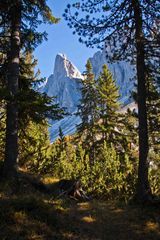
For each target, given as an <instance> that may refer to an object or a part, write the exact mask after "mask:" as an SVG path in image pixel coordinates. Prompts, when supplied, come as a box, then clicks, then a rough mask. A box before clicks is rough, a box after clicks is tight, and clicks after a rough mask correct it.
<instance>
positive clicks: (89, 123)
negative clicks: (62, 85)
mask: <svg viewBox="0 0 160 240" xmlns="http://www.w3.org/2000/svg"><path fill="white" fill-rule="evenodd" d="M81 93H82V98H81V101H80V104H79V106H78V113H77V115H79V116H80V118H81V121H82V122H81V123H80V124H79V125H78V127H77V130H78V133H79V134H80V135H82V137H83V138H84V139H83V142H84V144H85V145H86V147H87V146H88V150H89V149H90V148H91V147H93V148H94V143H95V141H96V139H95V138H96V136H95V122H96V121H97V117H98V116H97V99H96V96H97V89H96V85H95V79H94V74H93V72H92V65H91V63H90V61H89V60H88V61H87V64H86V72H85V74H84V79H83V80H82V88H81ZM90 151H91V149H90ZM92 152H93V151H92Z"/></svg>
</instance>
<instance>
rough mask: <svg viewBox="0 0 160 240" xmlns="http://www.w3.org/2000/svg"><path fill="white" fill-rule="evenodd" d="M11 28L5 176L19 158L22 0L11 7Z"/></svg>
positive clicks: (12, 173) (10, 174)
mask: <svg viewBox="0 0 160 240" xmlns="http://www.w3.org/2000/svg"><path fill="white" fill-rule="evenodd" d="M10 11H11V12H10V17H11V22H10V28H11V41H10V51H9V55H8V56H9V61H8V69H7V70H8V71H7V89H8V92H9V100H8V102H7V109H6V110H7V114H6V143H5V161H4V168H3V176H4V177H7V178H11V177H13V176H14V175H15V173H16V168H17V158H18V106H17V100H16V98H17V93H18V80H19V62H20V24H21V13H20V12H21V10H20V1H19V0H17V1H16V3H15V4H14V5H13V6H12V7H11V9H10Z"/></svg>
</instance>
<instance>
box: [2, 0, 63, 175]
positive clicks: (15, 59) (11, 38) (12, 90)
mask: <svg viewBox="0 0 160 240" xmlns="http://www.w3.org/2000/svg"><path fill="white" fill-rule="evenodd" d="M0 16H1V23H0V24H1V31H2V34H1V42H2V43H4V44H3V49H2V50H3V51H4V55H5V57H4V59H5V60H4V61H3V65H2V67H3V69H4V67H5V71H3V74H4V76H3V79H4V81H5V84H6V89H7V94H8V98H7V101H6V102H7V108H6V109H7V110H6V145H5V162H4V171H3V174H4V176H6V177H12V176H14V175H15V172H16V166H17V158H18V115H19V111H18V95H19V85H20V83H19V80H20V58H21V57H20V53H21V50H22V49H23V50H33V49H34V48H35V47H36V46H37V45H38V44H39V43H40V42H41V41H42V40H43V39H44V38H46V33H39V32H37V31H36V29H37V28H38V26H39V25H40V24H41V23H56V22H57V21H58V19H56V18H54V16H53V15H52V13H51V10H50V8H49V7H48V6H47V4H46V1H45V0H41V1H31V0H26V1H22V0H15V1H12V0H2V1H1V3H0ZM6 39H7V40H6ZM6 45H7V49H6Z"/></svg>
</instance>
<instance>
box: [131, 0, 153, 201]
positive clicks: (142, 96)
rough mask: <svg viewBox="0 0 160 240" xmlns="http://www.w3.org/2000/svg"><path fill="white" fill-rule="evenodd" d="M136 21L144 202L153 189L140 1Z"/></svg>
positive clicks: (141, 198)
mask: <svg viewBox="0 0 160 240" xmlns="http://www.w3.org/2000/svg"><path fill="white" fill-rule="evenodd" d="M132 6H133V11H134V20H135V40H136V51H137V55H136V69H137V80H138V118H139V168H138V182H137V192H136V198H137V200H138V201H140V202H143V201H145V200H148V199H149V197H150V195H151V189H150V185H149V180H148V160H147V157H148V149H149V145H148V126H147V108H146V66H145V48H144V46H145V43H144V35H143V31H142V12H141V8H140V3H139V1H138V0H132Z"/></svg>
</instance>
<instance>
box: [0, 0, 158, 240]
mask: <svg viewBox="0 0 160 240" xmlns="http://www.w3.org/2000/svg"><path fill="white" fill-rule="evenodd" d="M159 13H160V3H159V1H158V0H155V1H151V0H117V1H113V0H108V1H105V0H89V1H87V0H81V1H79V2H74V3H73V4H72V3H71V1H69V0H68V1H66V9H64V14H63V17H64V19H65V20H66V22H67V23H68V26H69V27H70V28H71V31H73V34H77V35H78V36H79V41H80V42H81V43H82V44H85V45H86V46H87V47H93V46H98V47H99V48H103V49H104V48H105V47H106V48H107V46H111V47H112V48H111V49H112V51H111V52H110V55H108V56H107V52H106V57H107V58H108V59H110V62H111V63H113V62H116V61H119V60H124V59H125V60H127V61H129V62H130V63H131V64H133V65H134V67H135V69H136V73H135V77H134V80H135V90H134V91H133V92H132V93H131V96H132V99H133V101H134V102H135V106H137V107H136V108H135V109H134V110H131V109H129V108H128V109H127V110H125V111H124V110H123V103H121V102H120V92H119V87H118V86H117V84H116V81H115V79H114V77H113V75H112V73H111V72H110V70H109V68H108V66H107V65H103V67H102V69H101V73H100V74H99V76H98V77H96V76H95V75H94V72H93V69H92V64H91V62H90V60H87V62H86V69H85V71H84V73H83V76H84V78H83V79H82V80H81V100H80V102H79V105H78V111H77V113H76V115H77V116H79V117H80V118H81V123H80V124H78V125H77V130H76V133H75V134H73V135H71V136H65V135H64V133H63V129H61V128H59V137H58V138H57V139H56V140H55V141H54V142H51V141H50V136H49V131H48V128H49V120H59V119H63V117H64V116H66V115H67V114H68V113H67V111H66V109H64V108H61V107H60V106H59V104H57V102H56V101H55V98H56V96H53V97H49V96H48V95H47V94H46V93H43V92H41V91H39V90H38V89H39V86H41V85H42V84H43V82H44V80H45V79H42V78H41V77H40V74H39V72H35V67H36V65H37V60H36V59H35V57H34V50H35V48H36V47H37V46H39V45H40V44H41V43H42V42H43V41H45V40H47V34H46V32H39V31H38V29H39V26H40V25H41V24H53V25H54V24H56V25H57V26H58V24H59V21H61V19H60V18H56V17H54V16H53V14H52V11H51V9H50V8H49V6H48V4H47V1H46V0H35V1H32V0H14V1H13V0H1V1H0V30H1V32H0V215H1V216H2V217H1V216H0V229H1V231H0V232H2V233H0V236H1V237H0V238H1V239H97V240H98V239H104V240H105V239H107V236H108V239H119V238H117V237H118V236H117V237H116V235H115V229H116V228H117V224H119V222H120V221H124V227H122V226H121V227H120V226H119V228H117V229H118V230H117V234H120V233H121V230H120V228H122V233H121V235H120V236H121V239H124V240H125V239H133V240H134V239H142V238H143V236H144V234H145V239H155V240H156V239H159V237H160V221H159V216H158V214H159V211H160V200H159V197H160V170H159V168H160V131H159V129H160V31H159V29H160V14H159ZM73 29H74V30H73ZM142 206H143V207H142ZM5 208H8V213H6V212H5ZM67 209H68V210H67ZM67 211H69V212H67ZM81 211H83V214H82V212H81ZM116 211H117V212H116ZM118 211H120V213H119V215H118ZM85 212H86V214H87V216H89V217H88V218H87V220H86V218H85V215H84V213H85ZM122 212H123V213H122ZM116 214H117V215H116ZM127 214H128V216H129V217H128V216H127ZM138 214H140V215H141V216H143V219H140V218H139V216H140V215H138ZM13 216H14V217H13ZM35 216H36V217H35ZM74 216H75V222H74ZM101 216H103V217H101ZM107 216H109V217H110V219H111V222H109V220H108V221H106V219H107ZM115 216H116V217H115ZM63 218H64V219H63ZM79 218H82V219H83V218H84V219H85V220H84V222H85V221H86V223H87V224H88V226H89V227H88V228H87V226H86V229H85V226H83V225H82V222H81V223H80V220H79ZM30 219H31V222H32V224H31V225H29V222H30ZM95 219H96V220H95ZM130 219H131V222H132V224H133V225H134V223H136V222H137V224H139V226H140V227H141V228H139V227H138V225H135V226H136V227H131V225H128V222H129V223H130ZM18 221H19V222H18ZM68 221H70V222H71V225H69V226H67V222H68ZM7 222H8V223H7ZM147 223H148V224H149V223H150V224H151V225H147ZM75 224H77V225H78V226H79V227H78V228H79V229H78V230H77V228H76V226H75ZM145 224H146V225H145ZM84 225H85V224H84ZM107 226H108V228H107ZM142 226H145V227H146V228H145V227H142ZM151 226H152V227H151ZM14 227H15V228H16V230H15V231H14ZM25 228H26V229H25ZM94 228H97V229H98V232H97V233H95V232H94V231H95V230H94ZM106 228H107V229H106ZM126 228H127V229H128V230H127V229H126ZM151 228H152V230H151ZM18 229H19V230H18ZM32 229H33V235H32ZM38 229H41V232H39V233H38ZM53 229H54V230H53ZM140 229H141V230H140ZM146 229H147V230H146ZM39 231H40V230H39ZM136 231H137V233H136ZM138 231H139V235H138ZM130 234H132V236H133V238H130V237H129V235H130Z"/></svg>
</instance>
